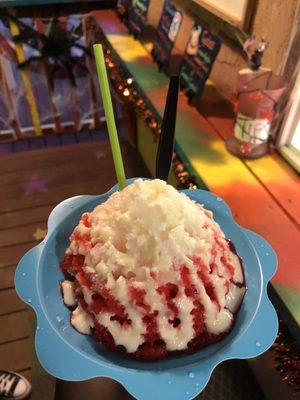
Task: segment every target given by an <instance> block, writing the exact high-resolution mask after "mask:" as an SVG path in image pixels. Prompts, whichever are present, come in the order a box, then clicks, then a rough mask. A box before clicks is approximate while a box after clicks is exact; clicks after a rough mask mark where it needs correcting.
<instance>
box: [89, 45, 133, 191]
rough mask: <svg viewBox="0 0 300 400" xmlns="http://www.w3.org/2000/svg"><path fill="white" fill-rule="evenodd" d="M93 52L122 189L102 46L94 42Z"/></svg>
mask: <svg viewBox="0 0 300 400" xmlns="http://www.w3.org/2000/svg"><path fill="white" fill-rule="evenodd" d="M93 48H94V54H95V60H96V67H97V74H98V81H99V86H100V91H101V95H102V101H103V106H104V113H105V118H106V122H107V128H108V134H109V140H110V146H111V151H112V155H113V160H114V164H115V170H116V175H117V180H118V183H119V186H120V189H123V188H124V187H125V186H126V177H125V172H124V165H123V160H122V154H121V149H120V143H119V139H118V133H117V128H116V122H115V117H114V110H113V106H112V101H111V95H110V89H109V83H108V78H107V71H106V66H105V60H104V54H103V48H102V45H101V44H94V46H93Z"/></svg>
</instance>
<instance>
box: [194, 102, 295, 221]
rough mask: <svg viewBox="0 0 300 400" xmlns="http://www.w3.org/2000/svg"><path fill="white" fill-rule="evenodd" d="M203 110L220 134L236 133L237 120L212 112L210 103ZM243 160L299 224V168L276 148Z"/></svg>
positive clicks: (226, 135)
mask: <svg viewBox="0 0 300 400" xmlns="http://www.w3.org/2000/svg"><path fill="white" fill-rule="evenodd" d="M215 109H216V110H217V109H218V108H215ZM202 110H203V111H202ZM201 112H202V114H203V115H204V117H205V118H206V119H207V121H208V122H209V123H210V124H211V126H212V128H213V129H214V130H215V131H216V132H217V133H218V134H219V135H220V137H221V138H223V139H224V140H225V139H226V138H228V137H231V136H233V125H234V122H233V119H232V118H228V116H227V117H225V116H217V115H215V114H216V112H214V113H213V112H212V110H210V109H208V108H207V107H206V108H201ZM243 162H244V164H245V165H246V166H247V167H248V168H249V169H250V171H251V172H252V173H253V174H254V176H255V177H256V178H257V179H258V180H259V182H261V184H263V185H264V186H265V188H266V189H267V190H268V191H269V192H270V194H271V195H272V197H273V198H274V200H275V201H276V202H277V203H278V204H279V205H280V206H281V207H282V208H283V209H284V210H285V212H286V213H287V215H289V217H290V218H291V219H292V220H293V221H295V222H296V223H298V224H299V222H300V207H299V201H300V185H299V177H298V175H297V173H296V171H294V170H293V168H292V167H291V166H290V165H288V164H287V162H286V161H284V160H283V159H282V158H281V156H280V155H279V154H278V153H276V152H274V153H272V154H266V155H264V156H263V157H261V158H258V159H256V160H246V159H245V160H243Z"/></svg>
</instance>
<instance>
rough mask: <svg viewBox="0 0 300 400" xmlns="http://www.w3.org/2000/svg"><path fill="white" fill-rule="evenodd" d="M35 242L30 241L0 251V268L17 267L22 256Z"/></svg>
mask: <svg viewBox="0 0 300 400" xmlns="http://www.w3.org/2000/svg"><path fill="white" fill-rule="evenodd" d="M36 244H37V242H36V241H35V240H32V241H31V242H28V243H24V244H21V245H20V244H17V245H16V246H10V247H6V248H4V249H1V251H0V268H3V267H7V266H10V265H17V264H18V262H19V261H20V259H21V258H22V257H23V255H24V254H25V253H26V252H27V251H28V250H29V249H31V248H32V247H33V246H35V245H36Z"/></svg>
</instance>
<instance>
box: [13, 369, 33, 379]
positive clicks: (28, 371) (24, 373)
mask: <svg viewBox="0 0 300 400" xmlns="http://www.w3.org/2000/svg"><path fill="white" fill-rule="evenodd" d="M16 372H18V374H21V375H22V376H25V378H27V379H28V380H29V381H31V378H32V369H31V368H25V369H20V370H19V371H16Z"/></svg>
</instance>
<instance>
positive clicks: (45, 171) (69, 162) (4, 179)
mask: <svg viewBox="0 0 300 400" xmlns="http://www.w3.org/2000/svg"><path fill="white" fill-rule="evenodd" d="M108 150H109V149H108V146H107V145H106V146H105V147H104V146H103V148H102V149H99V150H98V149H95V147H94V148H92V149H88V151H86V152H81V153H78V154H76V155H73V154H72V155H71V156H70V157H67V155H66V156H63V155H62V157H61V158H58V157H56V158H55V157H54V158H53V159H51V160H50V162H49V163H48V162H47V163H46V162H41V161H39V160H36V161H33V160H31V165H30V166H28V168H24V169H20V170H14V171H10V172H6V173H2V174H0V185H1V186H3V185H14V184H16V183H22V182H23V183H26V182H27V181H29V180H30V179H32V177H33V176H35V175H38V176H39V177H40V178H41V177H43V175H44V176H47V177H52V176H53V175H54V176H55V173H59V172H60V171H70V170H72V169H73V168H74V169H76V170H78V169H79V166H80V164H81V165H86V163H87V165H88V166H91V165H92V161H94V163H96V164H99V163H100V166H101V159H99V160H98V159H97V153H98V151H99V152H100V151H101V153H102V154H103V157H104V156H105V155H107V153H108ZM28 154H30V153H29V152H27V153H26V155H27V157H29V155H28ZM46 160H47V161H49V159H48V158H46ZM2 163H3V161H2ZM23 190H24V188H23Z"/></svg>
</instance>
